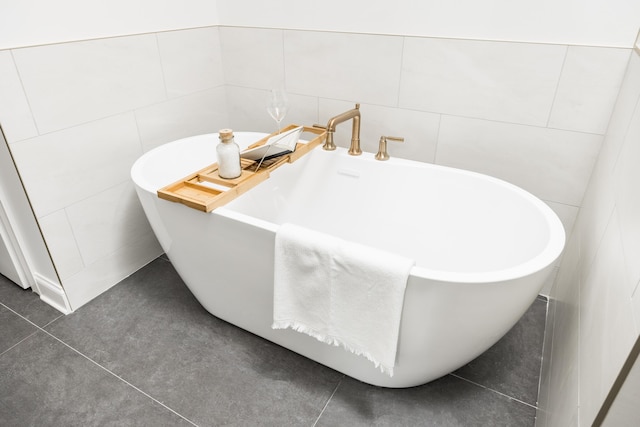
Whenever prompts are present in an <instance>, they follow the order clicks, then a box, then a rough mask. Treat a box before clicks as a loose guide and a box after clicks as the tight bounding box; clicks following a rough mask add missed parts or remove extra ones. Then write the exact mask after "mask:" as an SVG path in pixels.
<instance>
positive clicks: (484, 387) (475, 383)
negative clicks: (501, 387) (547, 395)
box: [448, 372, 538, 409]
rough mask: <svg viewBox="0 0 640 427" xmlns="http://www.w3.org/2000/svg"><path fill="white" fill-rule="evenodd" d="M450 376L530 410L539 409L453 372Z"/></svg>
mask: <svg viewBox="0 0 640 427" xmlns="http://www.w3.org/2000/svg"><path fill="white" fill-rule="evenodd" d="M448 375H451V376H452V377H455V378H458V379H461V380H463V381H466V382H468V383H469V384H473V385H476V386H478V387H481V388H483V389H485V390H489V391H491V392H493V393H496V394H499V395H500V396H504V397H506V398H508V399H511V400H515V401H516V402H518V403H522V404H523V405H527V406H528V407H530V408H533V409H538V407H537V405H532V404H531V403H527V402H524V401H522V400H520V399H518V398H516V397H513V396H509V395H508V394H505V393H502V392H500V391H498V390H494V389H492V388H490V387H487V386H484V385H482V384H478V383H477V382H475V381H471V380H469V379H467V378H464V377H461V376H459V375H456V374H454V373H453V372H452V373H450V374H448Z"/></svg>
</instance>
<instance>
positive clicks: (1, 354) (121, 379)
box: [0, 302, 198, 427]
mask: <svg viewBox="0 0 640 427" xmlns="http://www.w3.org/2000/svg"><path fill="white" fill-rule="evenodd" d="M0 306H2V307H4V308H6V309H7V310H9V311H11V312H12V313H13V314H15V315H16V316H18V317H20V318H21V319H23V320H25V321H27V322H29V323H31V325H33V326H35V327H36V328H37V330H36V331H34V332H33V333H31V334H29V335H28V336H26V337H25V338H23V339H22V340H20V341H19V342H17V343H16V344H14V345H12V346H11V347H10V348H8V349H7V350H5V351H3V352H2V353H0V357H2V356H3V355H4V354H6V353H7V352H9V351H10V350H12V349H14V348H15V347H17V346H18V345H20V344H21V343H23V342H25V341H26V340H28V339H29V338H31V337H32V336H34V335H36V334H37V333H39V332H43V333H45V334H46V335H49V336H50V337H51V338H53V339H55V340H56V341H58V342H59V343H61V344H62V345H64V346H66V347H67V348H69V349H70V350H72V351H74V352H75V353H77V354H79V355H80V356H82V357H84V358H85V359H87V360H88V361H89V362H91V363H92V364H94V365H95V366H97V367H98V368H100V369H102V370H103V371H105V372H107V373H108V374H110V375H111V376H113V377H115V378H116V379H118V380H120V381H121V382H123V383H125V384H126V385H128V386H129V387H131V388H133V389H134V390H136V391H137V392H138V393H141V394H142V395H144V396H146V397H147V398H148V399H151V400H152V401H153V402H155V403H157V404H158V405H160V406H162V407H163V408H165V409H167V410H168V411H170V412H173V413H174V414H175V415H177V416H178V417H180V418H182V419H183V420H185V421H187V422H188V423H189V424H191V425H193V426H195V427H198V425H197V424H196V423H194V422H193V421H191V420H190V419H188V418H186V417H185V416H183V415H181V414H179V413H178V412H176V411H174V410H173V409H171V408H170V407H168V406H167V405H165V404H164V403H162V402H160V401H159V400H157V399H155V398H154V397H153V396H151V395H149V394H148V393H146V392H145V391H143V390H141V389H140V388H138V387H136V386H134V385H133V384H131V383H130V382H128V381H127V380H125V379H124V378H122V377H120V376H119V375H117V374H115V373H114V372H112V371H110V370H109V369H107V368H106V367H104V366H102V365H101V364H100V363H98V362H96V361H95V360H93V359H91V358H90V357H89V356H87V355H86V354H83V353H82V352H80V351H79V350H77V349H75V348H73V347H72V346H71V345H69V344H67V343H66V342H64V341H63V340H61V339H60V338H58V337H56V336H55V335H53V334H52V333H50V332H49V331H47V330H45V329H44V328H45V327H47V326H49V325H51V324H52V323H53V322H55V321H56V320H58V319H60V318H61V317H64V315H60V316H58V317H56V318H55V319H53V320H52V321H50V322H49V323H47V324H46V325H44V326H42V327H40V326H38V325H36V324H35V323H33V322H32V321H31V320H29V319H27V318H26V317H24V316H22V315H21V314H20V313H18V312H16V311H15V310H13V309H12V308H10V307H7V306H6V305H5V304H3V303H1V302H0ZM72 314H73V313H72ZM72 314H71V315H72Z"/></svg>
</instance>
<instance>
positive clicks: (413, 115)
mask: <svg viewBox="0 0 640 427" xmlns="http://www.w3.org/2000/svg"><path fill="white" fill-rule="evenodd" d="M220 36H221V41H222V51H223V58H224V71H225V82H226V84H227V96H228V106H229V114H230V120H231V123H232V125H233V126H234V127H235V128H238V129H248V128H252V129H256V128H257V129H260V130H264V131H272V130H273V129H275V123H274V122H273V121H272V120H271V119H270V118H269V117H268V115H267V114H266V113H265V110H264V97H265V94H266V92H265V90H266V89H268V88H270V87H271V86H275V85H284V86H285V87H286V89H287V90H288V92H289V94H290V103H291V109H290V110H291V111H290V113H289V114H288V116H287V117H286V118H285V122H287V123H304V124H311V123H321V124H326V121H327V120H328V119H329V118H330V117H332V116H333V115H335V114H338V113H340V112H342V111H344V110H346V109H349V108H352V107H353V105H354V103H356V102H358V103H361V112H362V130H361V132H362V134H361V139H362V145H363V149H364V150H366V151H373V152H375V151H376V150H377V143H378V140H379V138H380V136H381V135H393V136H403V137H404V138H405V142H404V143H402V144H393V143H391V144H390V147H389V151H390V154H391V155H392V156H398V157H403V158H408V159H415V160H419V161H424V162H432V163H437V164H442V165H447V166H455V167H461V168H465V169H470V170H474V171H478V172H483V173H487V174H490V175H493V176H496V177H499V178H502V179H505V180H507V181H510V182H513V183H515V184H517V185H519V186H521V187H523V188H525V189H527V190H529V191H530V192H532V193H533V194H535V195H537V196H538V197H540V198H541V199H543V200H545V201H546V202H547V203H548V204H549V205H550V206H551V207H552V208H553V209H554V210H555V211H556V212H557V213H558V215H559V216H560V218H561V219H562V221H563V223H564V225H565V228H566V230H567V233H569V232H570V231H571V229H572V226H573V221H574V219H575V215H576V214H577V211H578V207H579V206H580V204H581V201H582V197H583V194H584V191H585V188H586V185H587V182H588V180H589V176H590V174H591V170H592V167H593V164H594V162H595V159H596V156H597V154H598V151H599V149H600V144H601V142H602V139H603V135H604V133H605V131H606V128H607V124H608V120H609V117H610V115H611V110H612V108H613V104H614V102H615V100H616V96H617V94H618V91H619V88H620V83H621V81H622V76H623V73H624V69H625V67H626V64H627V61H628V58H629V53H630V50H629V49H619V48H602V47H585V46H566V45H551V44H536V43H511V42H495V41H477V40H457V39H455V40H454V39H438V38H425V37H401V36H385V35H369V34H352V33H329V32H317V31H297V30H277V29H263V28H237V27H221V28H220ZM349 132H350V126H349V125H348V124H347V125H343V126H342V128H339V131H338V137H337V144H338V145H343V146H345V145H346V144H348V141H349ZM550 286H551V282H549V284H548V285H547V287H546V288H545V291H544V293H548V292H549V289H550Z"/></svg>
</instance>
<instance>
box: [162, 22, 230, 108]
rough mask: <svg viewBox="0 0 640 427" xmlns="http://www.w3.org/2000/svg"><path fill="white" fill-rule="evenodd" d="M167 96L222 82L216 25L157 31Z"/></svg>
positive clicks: (182, 93)
mask: <svg viewBox="0 0 640 427" xmlns="http://www.w3.org/2000/svg"><path fill="white" fill-rule="evenodd" d="M157 37H158V48H159V49H160V58H161V60H162V70H163V72H164V79H165V84H166V88H167V95H168V96H169V97H177V96H183V95H187V94H190V93H193V92H198V91H202V90H205V89H211V88H214V87H218V86H221V85H224V75H223V72H222V55H221V50H220V36H219V33H218V28H217V27H207V28H196V29H192V30H182V31H170V32H166V33H159V34H157Z"/></svg>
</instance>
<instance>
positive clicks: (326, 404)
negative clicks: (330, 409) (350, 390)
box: [312, 375, 345, 427]
mask: <svg viewBox="0 0 640 427" xmlns="http://www.w3.org/2000/svg"><path fill="white" fill-rule="evenodd" d="M344 377H345V375H342V378H340V381H338V384H336V387H335V388H334V389H333V393H331V396H329V399H327V403H325V404H324V406H323V407H322V411H320V414H319V415H318V418H316V421H315V422H314V423H313V426H312V427H316V425H317V424H318V421H320V418H321V417H322V414H324V411H325V410H326V409H327V406H329V403H330V402H331V399H333V396H334V395H335V394H336V392H337V391H338V388H339V387H340V384H342V380H343V379H344Z"/></svg>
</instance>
